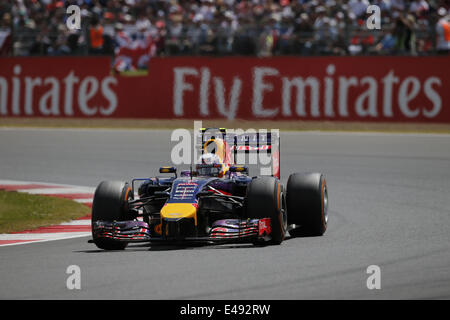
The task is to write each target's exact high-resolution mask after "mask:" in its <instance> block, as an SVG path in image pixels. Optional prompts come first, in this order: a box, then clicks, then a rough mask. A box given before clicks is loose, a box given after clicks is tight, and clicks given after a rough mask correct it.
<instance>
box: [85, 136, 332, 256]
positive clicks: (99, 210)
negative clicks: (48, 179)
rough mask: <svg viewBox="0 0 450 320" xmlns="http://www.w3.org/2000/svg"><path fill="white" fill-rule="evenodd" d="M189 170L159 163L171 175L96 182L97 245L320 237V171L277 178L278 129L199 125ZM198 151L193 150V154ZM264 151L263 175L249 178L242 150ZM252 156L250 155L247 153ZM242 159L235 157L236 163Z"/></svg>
mask: <svg viewBox="0 0 450 320" xmlns="http://www.w3.org/2000/svg"><path fill="white" fill-rule="evenodd" d="M198 138H199V139H198V140H199V144H198V145H199V146H200V149H201V156H200V159H199V160H198V161H197V164H196V165H195V168H193V167H192V166H191V167H190V170H183V171H181V172H180V176H178V174H177V169H176V168H175V167H161V168H160V170H159V172H160V173H169V174H172V176H169V177H167V176H165V177H162V176H158V177H153V178H139V179H133V180H132V182H131V185H130V184H129V183H127V182H120V181H103V182H101V183H100V184H99V185H98V187H97V189H96V191H95V195H94V200H93V205H92V236H93V240H90V242H93V243H95V244H96V245H97V247H98V248H101V249H105V250H119V249H124V248H125V247H126V246H127V244H128V243H135V242H151V243H153V242H170V243H180V242H181V243H183V244H188V243H198V242H200V243H205V244H210V243H229V242H239V243H240V242H249V243H254V244H256V245H259V244H274V245H277V244H280V243H281V242H282V241H283V240H284V239H285V235H286V232H289V235H290V236H291V237H295V236H299V235H310V236H320V235H323V233H324V232H325V230H326V228H327V220H328V214H327V213H328V196H327V185H326V181H325V178H324V176H323V175H322V174H320V173H294V174H291V175H290V176H289V179H288V182H287V185H286V188H285V187H284V186H283V185H282V183H281V182H280V180H279V179H280V150H279V149H280V148H279V147H280V137H279V134H278V132H277V131H275V132H272V131H271V132H267V131H265V132H264V133H261V132H259V133H257V132H253V133H245V132H244V133H233V132H227V130H226V129H223V128H221V129H213V128H208V129H201V131H200V134H199V135H198ZM199 153H200V152H199ZM255 153H256V154H257V155H261V154H263V153H264V154H265V156H266V159H269V164H270V169H271V170H270V171H271V172H270V173H271V174H269V175H260V176H254V177H251V176H249V170H248V167H247V166H244V165H239V164H237V160H238V159H239V157H241V160H240V161H242V154H243V155H244V157H250V156H251V155H254V154H255ZM254 159H255V158H254ZM241 163H242V162H241Z"/></svg>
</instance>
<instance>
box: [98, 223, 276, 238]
mask: <svg viewBox="0 0 450 320" xmlns="http://www.w3.org/2000/svg"><path fill="white" fill-rule="evenodd" d="M92 236H93V238H94V240H96V239H109V240H112V241H118V242H171V241H177V242H179V241H183V242H205V243H219V242H220V243H224V242H253V241H255V242H258V241H261V242H263V241H269V240H270V239H271V222H270V218H262V219H245V220H243V219H223V220H217V221H215V222H214V223H213V224H212V227H211V230H210V231H209V234H208V236H205V237H184V238H174V237H168V236H165V237H161V236H159V235H158V236H153V235H152V234H151V231H150V227H149V225H148V224H147V223H146V222H143V221H136V220H133V221H113V222H109V221H95V222H93V224H92Z"/></svg>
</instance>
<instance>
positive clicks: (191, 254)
mask: <svg viewBox="0 0 450 320" xmlns="http://www.w3.org/2000/svg"><path fill="white" fill-rule="evenodd" d="M172 146H173V143H171V142H170V131H145V130H137V131H125V130H79V129H76V130H75V129H74V130H52V129H50V130H46V129H39V130H37V129H0V154H1V160H0V177H1V178H2V179H16V180H28V181H44V182H55V183H65V184H73V185H85V186H93V187H95V186H96V185H97V184H98V183H99V182H100V181H101V180H113V179H118V180H130V178H132V177H137V176H140V177H142V176H144V177H145V176H151V175H153V174H155V173H156V172H157V170H158V168H159V166H160V165H165V164H170V162H169V160H170V156H169V155H170V150H171V147H172ZM281 170H282V171H281V173H282V180H284V181H286V179H287V177H288V174H289V173H292V172H295V171H320V172H323V173H324V174H325V175H326V178H327V182H328V189H329V226H328V230H327V232H326V233H325V235H324V236H322V237H303V238H294V239H288V240H286V241H285V242H283V243H282V245H280V246H268V247H253V246H247V245H240V246H231V245H221V246H207V247H193V248H180V247H165V246H152V247H150V246H148V245H145V246H143V245H130V246H129V247H128V248H127V249H126V250H125V251H115V252H106V251H100V250H97V249H96V247H95V246H94V245H93V244H88V243H87V240H88V238H77V239H69V240H59V241H52V242H44V243H34V244H33V243H32V244H26V245H17V246H8V247H0V299H415V298H424V299H449V298H450V268H449V266H450V246H449V244H450V193H449V190H450V136H448V135H414V134H370V133H368V134H357V133H314V132H310V133H284V134H282V155H281ZM69 265H78V266H79V267H80V269H81V290H68V289H67V287H66V280H67V277H68V274H66V269H67V267H68V266H69ZM370 265H378V266H379V267H380V270H381V289H379V290H377V289H374V290H369V289H368V288H367V286H366V281H367V278H368V277H369V274H367V273H366V271H367V267H368V266H370Z"/></svg>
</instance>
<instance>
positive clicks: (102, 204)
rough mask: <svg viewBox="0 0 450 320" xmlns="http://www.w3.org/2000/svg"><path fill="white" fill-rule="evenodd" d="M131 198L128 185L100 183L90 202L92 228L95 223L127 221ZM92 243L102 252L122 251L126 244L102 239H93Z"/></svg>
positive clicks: (110, 182)
mask: <svg viewBox="0 0 450 320" xmlns="http://www.w3.org/2000/svg"><path fill="white" fill-rule="evenodd" d="M132 196H133V195H132V192H131V187H130V186H129V185H128V183H126V182H121V181H102V182H101V183H100V184H99V185H98V187H97V189H96V190H95V194H94V200H93V202H92V218H91V223H92V226H94V223H95V222H96V221H108V222H113V221H123V220H128V219H129V218H128V216H127V214H128V199H130V198H132ZM92 236H94V234H92ZM93 238H94V237H93ZM94 243H95V245H96V246H97V247H98V248H100V249H104V250H123V249H125V247H126V246H127V244H128V243H126V242H119V241H115V240H112V239H104V238H100V239H95V238H94Z"/></svg>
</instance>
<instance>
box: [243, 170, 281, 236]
mask: <svg viewBox="0 0 450 320" xmlns="http://www.w3.org/2000/svg"><path fill="white" fill-rule="evenodd" d="M246 212H247V217H248V218H250V219H261V218H270V220H271V229H272V232H271V235H272V240H271V241H270V242H269V244H281V242H283V240H284V236H285V233H286V227H287V219H286V214H285V213H286V210H285V201H284V195H283V187H282V185H281V183H280V181H279V180H278V179H276V178H274V177H259V178H255V179H253V180H252V181H251V182H250V184H249V185H248V187H247V211H246Z"/></svg>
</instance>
